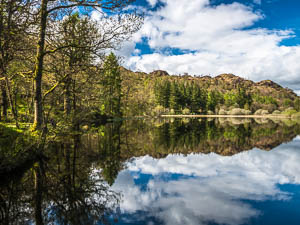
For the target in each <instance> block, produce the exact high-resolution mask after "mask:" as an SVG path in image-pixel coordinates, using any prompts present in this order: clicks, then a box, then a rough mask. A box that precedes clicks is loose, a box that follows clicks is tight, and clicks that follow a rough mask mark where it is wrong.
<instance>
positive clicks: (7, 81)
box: [5, 76, 19, 128]
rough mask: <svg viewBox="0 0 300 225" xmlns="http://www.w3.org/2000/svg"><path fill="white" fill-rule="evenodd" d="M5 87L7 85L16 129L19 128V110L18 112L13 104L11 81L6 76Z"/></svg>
mask: <svg viewBox="0 0 300 225" xmlns="http://www.w3.org/2000/svg"><path fill="white" fill-rule="evenodd" d="M5 85H6V91H7V97H8V102H9V104H10V108H11V112H12V114H13V117H14V119H15V122H16V127H17V128H19V123H18V117H17V110H16V108H15V107H14V104H13V100H12V94H11V88H10V84H9V80H8V78H7V77H6V76H5Z"/></svg>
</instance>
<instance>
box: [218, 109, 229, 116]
mask: <svg viewBox="0 0 300 225" xmlns="http://www.w3.org/2000/svg"><path fill="white" fill-rule="evenodd" d="M219 115H227V112H226V110H224V109H220V110H219Z"/></svg>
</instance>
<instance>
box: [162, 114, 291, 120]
mask: <svg viewBox="0 0 300 225" xmlns="http://www.w3.org/2000/svg"><path fill="white" fill-rule="evenodd" d="M159 117H164V118H185V117H186V118H193V117H195V118H279V119H289V118H291V116H289V115H272V114H266V115H160V116H159Z"/></svg>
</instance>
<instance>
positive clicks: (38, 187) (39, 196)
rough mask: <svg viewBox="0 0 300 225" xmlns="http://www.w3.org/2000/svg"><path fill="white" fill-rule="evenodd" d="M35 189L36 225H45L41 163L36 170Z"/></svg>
mask: <svg viewBox="0 0 300 225" xmlns="http://www.w3.org/2000/svg"><path fill="white" fill-rule="evenodd" d="M34 178H35V179H34V188H35V204H34V217H35V223H36V225H43V224H44V222H43V215H42V202H43V190H42V186H43V184H42V169H41V165H40V163H38V166H36V167H35V168H34Z"/></svg>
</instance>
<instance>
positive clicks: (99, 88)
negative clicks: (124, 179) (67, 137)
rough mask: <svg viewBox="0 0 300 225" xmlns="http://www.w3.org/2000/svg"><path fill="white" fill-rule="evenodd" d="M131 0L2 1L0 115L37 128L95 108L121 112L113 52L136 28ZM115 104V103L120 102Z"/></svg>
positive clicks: (69, 119) (107, 112) (137, 21)
mask: <svg viewBox="0 0 300 225" xmlns="http://www.w3.org/2000/svg"><path fill="white" fill-rule="evenodd" d="M132 2H134V1H133V0H72V1H68V0H55V1H53V0H41V1H38V0H25V1H23V0H3V1H1V2H0V89H1V90H0V91H1V97H0V107H1V110H0V111H1V113H0V120H1V121H4V122H10V121H11V122H12V121H14V122H15V123H16V126H17V127H18V126H19V122H29V123H33V126H32V130H41V129H42V128H44V127H46V126H47V124H49V123H51V124H52V125H54V126H55V125H56V124H57V123H59V121H62V120H64V121H65V122H66V124H67V123H68V122H70V123H72V124H76V123H77V124H78V123H79V122H80V121H77V119H81V118H83V117H84V115H87V114H89V112H91V111H92V110H93V109H95V110H96V111H99V113H101V114H103V115H109V116H120V113H121V111H120V107H119V106H117V105H120V96H121V95H120V78H119V75H120V73H119V59H118V57H117V56H115V55H114V54H112V53H111V54H110V52H111V51H114V50H116V49H119V48H120V47H121V45H122V43H123V42H124V41H127V40H129V39H130V38H131V36H132V34H133V33H135V32H136V31H137V30H138V29H140V27H141V25H142V22H143V17H142V16H141V15H138V14H137V13H136V12H135V11H133V10H129V8H128V6H129V5H130V4H131V3H132ZM118 107H119V108H118Z"/></svg>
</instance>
